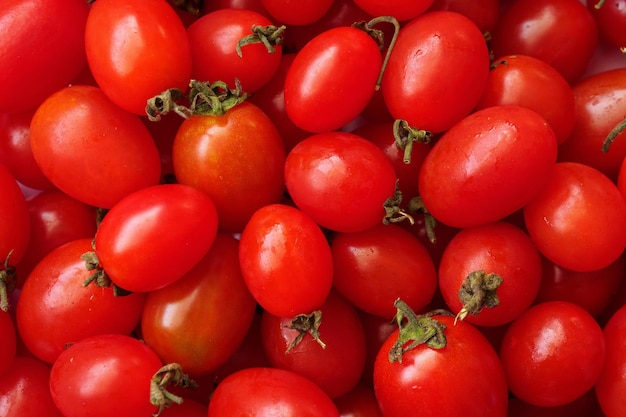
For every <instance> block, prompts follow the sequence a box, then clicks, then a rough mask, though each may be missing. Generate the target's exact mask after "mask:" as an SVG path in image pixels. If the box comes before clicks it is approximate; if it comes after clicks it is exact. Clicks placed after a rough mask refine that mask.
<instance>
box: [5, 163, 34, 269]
mask: <svg viewBox="0 0 626 417" xmlns="http://www.w3.org/2000/svg"><path fill="white" fill-rule="evenodd" d="M0 193H1V195H2V200H3V203H2V205H1V206H0V265H2V264H4V263H5V261H6V259H7V258H9V264H10V265H15V264H17V263H19V262H20V261H21V260H22V258H23V257H24V255H25V253H26V251H27V249H28V245H29V243H30V228H31V226H30V216H29V214H28V206H27V205H26V198H25V197H24V194H23V193H22V190H21V189H20V186H19V185H18V183H17V182H16V181H15V178H14V177H13V175H11V172H9V170H8V169H7V168H6V167H5V166H4V165H3V164H1V163H0Z"/></svg>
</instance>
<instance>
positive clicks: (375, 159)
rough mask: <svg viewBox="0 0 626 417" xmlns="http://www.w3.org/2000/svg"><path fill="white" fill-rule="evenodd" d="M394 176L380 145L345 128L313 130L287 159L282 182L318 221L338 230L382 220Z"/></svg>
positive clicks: (391, 190) (392, 189) (356, 228)
mask: <svg viewBox="0 0 626 417" xmlns="http://www.w3.org/2000/svg"><path fill="white" fill-rule="evenodd" d="M395 181H396V172H395V170H394V168H393V164H392V162H391V160H390V159H389V158H388V157H387V155H385V153H384V152H383V151H382V149H380V148H379V147H378V146H376V145H375V144H373V143H372V142H370V141H368V140H366V139H364V138H363V137H362V136H358V135H356V134H353V133H348V132H325V133H318V134H315V135H312V136H310V137H308V138H306V139H304V140H303V141H302V142H300V143H298V144H297V145H296V146H295V147H294V148H293V149H292V150H291V152H290V153H289V154H288V155H287V160H286V161H285V183H286V186H287V191H288V192H289V195H290V196H291V198H292V199H293V201H294V202H295V204H296V205H297V206H298V207H299V208H300V209H301V210H302V211H303V212H305V213H307V214H308V215H309V216H311V217H312V218H313V219H314V220H315V221H316V222H317V223H318V224H319V225H320V226H322V227H325V228H327V229H331V230H334V231H337V232H356V231H360V230H365V229H367V228H370V227H372V226H374V225H375V224H377V223H379V222H381V221H382V219H383V217H384V216H385V210H384V208H383V204H384V203H385V201H386V200H387V199H388V198H389V197H392V196H393V195H394V188H395Z"/></svg>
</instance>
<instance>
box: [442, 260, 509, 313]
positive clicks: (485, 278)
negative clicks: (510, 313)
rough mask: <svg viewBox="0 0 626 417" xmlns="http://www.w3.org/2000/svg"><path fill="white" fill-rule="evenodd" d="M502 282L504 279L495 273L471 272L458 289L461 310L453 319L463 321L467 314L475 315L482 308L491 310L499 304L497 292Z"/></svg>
mask: <svg viewBox="0 0 626 417" xmlns="http://www.w3.org/2000/svg"><path fill="white" fill-rule="evenodd" d="M502 282H504V279H503V278H502V277H501V276H500V275H498V274H495V273H490V274H488V273H486V272H485V271H483V270H478V271H474V272H471V273H470V274H469V275H467V277H466V278H465V280H464V281H463V284H462V285H461V288H459V300H460V301H461V303H463V308H461V310H460V311H459V312H458V314H457V315H456V317H455V318H454V323H455V324H456V322H457V320H463V319H465V317H467V315H468V314H471V315H477V314H479V313H480V312H481V311H482V309H483V308H485V307H488V308H493V307H496V306H498V305H499V304H500V299H499V298H498V294H497V290H498V288H500V285H501V284H502Z"/></svg>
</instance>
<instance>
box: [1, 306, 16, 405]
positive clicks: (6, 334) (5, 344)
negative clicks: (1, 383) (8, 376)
mask: <svg viewBox="0 0 626 417" xmlns="http://www.w3.org/2000/svg"><path fill="white" fill-rule="evenodd" d="M0 334H1V335H2V340H0V376H2V375H3V374H4V373H5V372H7V371H8V370H9V369H10V367H11V366H12V363H13V360H14V359H15V353H16V351H17V336H16V334H15V324H14V323H13V318H12V317H11V316H10V315H9V313H6V312H4V311H0ZM0 408H1V407H0Z"/></svg>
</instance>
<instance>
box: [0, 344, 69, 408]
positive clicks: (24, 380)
mask: <svg viewBox="0 0 626 417" xmlns="http://www.w3.org/2000/svg"><path fill="white" fill-rule="evenodd" d="M49 381H50V366H49V365H48V364H46V363H44V362H41V361H39V360H38V359H35V358H33V357H30V356H18V357H16V358H15V360H14V361H13V363H12V365H11V367H10V368H9V369H8V370H7V372H5V373H4V374H2V378H0V392H1V393H2V395H0V415H2V416H3V417H26V416H28V417H30V416H47V417H65V416H64V415H63V414H61V412H60V411H59V409H58V408H57V407H56V405H55V404H54V402H53V401H52V396H51V395H50V385H49Z"/></svg>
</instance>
